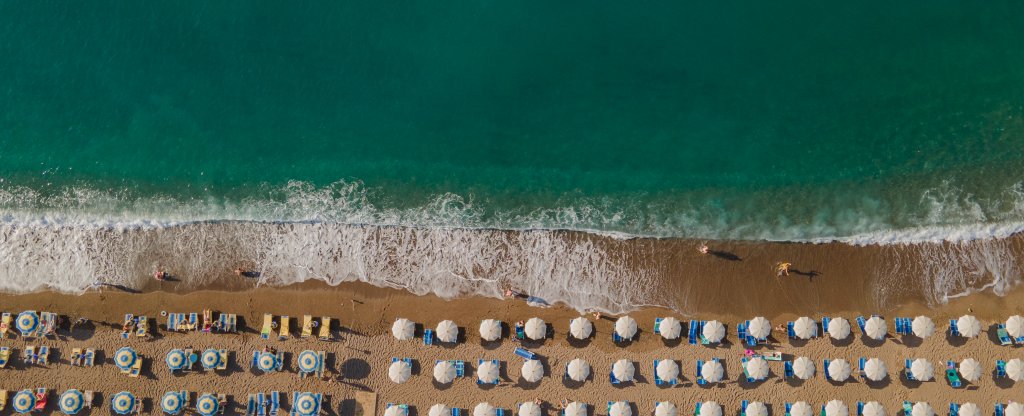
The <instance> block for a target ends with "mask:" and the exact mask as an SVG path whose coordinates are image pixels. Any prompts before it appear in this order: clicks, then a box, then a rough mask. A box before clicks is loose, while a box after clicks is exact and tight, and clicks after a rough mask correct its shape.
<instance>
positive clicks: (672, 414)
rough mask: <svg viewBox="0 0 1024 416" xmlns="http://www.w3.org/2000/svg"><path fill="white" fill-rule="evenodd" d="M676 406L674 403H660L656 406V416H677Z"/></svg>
mask: <svg viewBox="0 0 1024 416" xmlns="http://www.w3.org/2000/svg"><path fill="white" fill-rule="evenodd" d="M676 413H678V411H677V410H676V404H675V403H672V402H658V404H656V405H655V406H654V416H676Z"/></svg>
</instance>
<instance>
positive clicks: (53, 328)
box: [39, 312, 60, 337]
mask: <svg viewBox="0 0 1024 416" xmlns="http://www.w3.org/2000/svg"><path fill="white" fill-rule="evenodd" d="M59 321H60V315H57V314H55V313H53V312H43V313H41V314H40V318H39V334H40V335H41V336H44V337H48V336H51V335H57V322H59Z"/></svg>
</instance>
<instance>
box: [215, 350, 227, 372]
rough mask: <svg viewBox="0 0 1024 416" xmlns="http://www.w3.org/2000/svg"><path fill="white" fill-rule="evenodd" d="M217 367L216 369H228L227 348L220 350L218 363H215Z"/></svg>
mask: <svg viewBox="0 0 1024 416" xmlns="http://www.w3.org/2000/svg"><path fill="white" fill-rule="evenodd" d="M217 369H218V370H227V369H228V350H226V349H222V350H220V364H217Z"/></svg>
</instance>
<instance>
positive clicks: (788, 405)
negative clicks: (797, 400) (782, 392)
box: [786, 402, 793, 416]
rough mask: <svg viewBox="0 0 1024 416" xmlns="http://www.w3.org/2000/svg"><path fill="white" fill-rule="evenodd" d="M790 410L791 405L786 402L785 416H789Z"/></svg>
mask: <svg viewBox="0 0 1024 416" xmlns="http://www.w3.org/2000/svg"><path fill="white" fill-rule="evenodd" d="M790 410H793V403H790V402H786V416H790V415H789V411H790Z"/></svg>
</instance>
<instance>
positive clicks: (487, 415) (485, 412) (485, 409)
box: [473, 402, 497, 416]
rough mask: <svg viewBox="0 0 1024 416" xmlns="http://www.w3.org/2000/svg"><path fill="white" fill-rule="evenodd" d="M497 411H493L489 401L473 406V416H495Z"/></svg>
mask: <svg viewBox="0 0 1024 416" xmlns="http://www.w3.org/2000/svg"><path fill="white" fill-rule="evenodd" d="M495 415H497V412H495V411H494V406H491V404H490V403H487V402H483V403H477V404H476V407H474V408H473V416H495Z"/></svg>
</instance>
